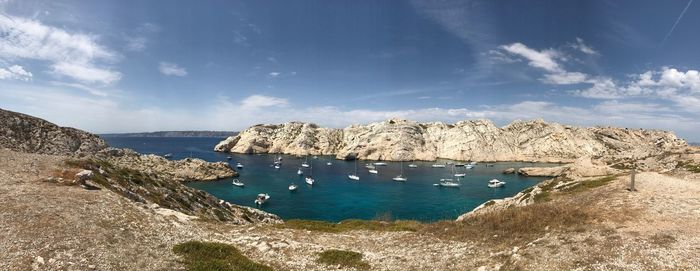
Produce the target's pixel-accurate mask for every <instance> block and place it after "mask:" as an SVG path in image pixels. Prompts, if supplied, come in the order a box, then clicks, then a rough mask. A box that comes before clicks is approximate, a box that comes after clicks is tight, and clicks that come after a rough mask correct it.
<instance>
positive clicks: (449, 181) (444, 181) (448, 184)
mask: <svg viewBox="0 0 700 271" xmlns="http://www.w3.org/2000/svg"><path fill="white" fill-rule="evenodd" d="M457 180H459V179H457ZM438 185H439V186H442V187H459V186H461V185H462V184H461V183H459V181H455V180H453V179H440V183H439V184H438Z"/></svg>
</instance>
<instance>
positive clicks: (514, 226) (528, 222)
mask: <svg viewBox="0 0 700 271" xmlns="http://www.w3.org/2000/svg"><path fill="white" fill-rule="evenodd" d="M591 217H592V214H591V213H590V212H588V211H586V210H584V209H583V208H580V207H575V206H565V205H560V204H556V203H552V202H544V203H534V204H531V205H527V206H522V207H511V208H507V209H504V210H502V211H499V212H486V213H481V214H478V215H475V216H472V217H470V218H468V219H466V220H464V221H460V222H455V221H442V222H435V223H430V224H426V225H425V227H423V229H422V230H421V231H420V232H421V233H425V234H433V235H436V236H437V237H440V238H450V239H457V240H474V239H484V238H492V237H503V238H509V239H512V240H516V239H518V238H530V237H533V236H535V235H539V234H542V233H543V232H545V231H547V230H548V229H566V228H570V227H576V226H580V225H582V224H584V223H586V222H587V221H589V220H590V219H591Z"/></svg>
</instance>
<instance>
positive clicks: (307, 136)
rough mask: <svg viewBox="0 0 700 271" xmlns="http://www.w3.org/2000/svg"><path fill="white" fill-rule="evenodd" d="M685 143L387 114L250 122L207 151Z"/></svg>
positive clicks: (648, 134) (459, 150)
mask: <svg viewBox="0 0 700 271" xmlns="http://www.w3.org/2000/svg"><path fill="white" fill-rule="evenodd" d="M684 146H687V143H686V142H685V141H684V140H682V139H679V138H677V137H676V136H675V135H674V134H673V133H671V132H667V131H660V130H643V129H627V128H614V127H589V128H584V127H576V126H568V125H561V124H558V123H547V122H544V121H543V120H533V121H514V122H512V123H510V124H508V125H506V126H503V127H500V128H499V127H497V126H495V125H494V124H493V123H492V122H491V121H489V120H468V121H460V122H457V123H455V124H445V123H441V122H430V123H418V122H414V121H409V120H402V119H390V120H387V121H383V122H376V123H371V124H368V125H351V126H349V127H346V128H343V129H333V128H322V127H319V126H318V125H315V124H310V123H301V122H288V123H284V124H279V125H267V124H265V125H262V124H261V125H255V126H253V127H250V128H248V129H246V130H245V131H243V132H241V133H240V134H238V135H237V136H233V137H229V138H226V139H225V140H223V141H221V142H220V143H219V144H217V145H216V146H215V147H214V150H215V151H219V152H232V153H283V154H290V155H335V156H336V159H345V160H351V159H362V160H386V161H410V160H425V161H433V160H436V159H439V158H443V159H452V160H460V161H490V162H502V161H525V162H573V161H575V160H576V159H577V158H579V157H584V156H591V157H610V158H624V157H644V156H649V155H655V154H659V153H662V152H664V151H667V150H670V149H674V148H678V147H684Z"/></svg>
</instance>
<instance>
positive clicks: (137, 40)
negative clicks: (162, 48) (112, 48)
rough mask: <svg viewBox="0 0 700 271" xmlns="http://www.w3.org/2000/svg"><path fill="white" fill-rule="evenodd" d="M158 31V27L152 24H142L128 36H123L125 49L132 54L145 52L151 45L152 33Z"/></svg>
mask: <svg viewBox="0 0 700 271" xmlns="http://www.w3.org/2000/svg"><path fill="white" fill-rule="evenodd" d="M158 31H160V27H159V26H157V25H155V24H152V23H143V24H141V25H139V26H138V27H136V29H134V30H133V31H132V33H131V34H130V35H125V36H124V40H125V41H126V49H127V50H129V51H132V52H141V51H143V50H146V48H147V47H148V45H149V44H150V43H151V39H149V36H151V35H152V34H153V33H156V32H158Z"/></svg>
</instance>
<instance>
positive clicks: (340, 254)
mask: <svg viewBox="0 0 700 271" xmlns="http://www.w3.org/2000/svg"><path fill="white" fill-rule="evenodd" d="M316 262H319V263H323V264H328V265H339V266H341V267H353V268H355V269H359V270H368V269H369V268H370V265H369V264H368V263H366V262H365V261H363V260H362V253H357V252H354V251H347V250H337V249H331V250H326V251H324V252H321V253H320V254H319V258H318V260H316Z"/></svg>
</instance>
